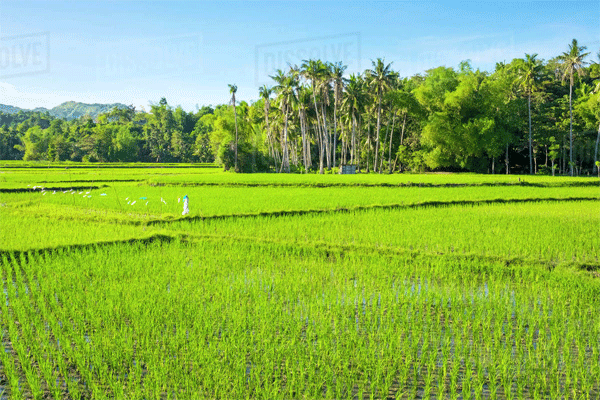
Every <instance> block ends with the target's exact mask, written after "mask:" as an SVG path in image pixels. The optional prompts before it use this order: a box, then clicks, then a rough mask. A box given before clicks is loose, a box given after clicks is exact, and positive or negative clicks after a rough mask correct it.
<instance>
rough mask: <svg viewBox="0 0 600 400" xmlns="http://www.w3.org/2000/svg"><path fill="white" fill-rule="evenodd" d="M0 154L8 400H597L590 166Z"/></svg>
mask: <svg viewBox="0 0 600 400" xmlns="http://www.w3.org/2000/svg"><path fill="white" fill-rule="evenodd" d="M6 165H8V168H6V169H4V168H3V169H2V171H1V172H3V174H0V177H1V178H0V189H2V188H4V189H9V188H17V189H27V188H32V187H33V186H38V185H40V184H41V185H43V186H48V187H50V185H49V184H48V183H42V181H43V182H52V183H53V184H54V183H57V184H58V183H60V184H64V185H65V186H66V187H68V188H69V189H70V188H71V187H73V186H77V185H79V188H77V191H76V192H75V194H71V193H73V191H72V190H68V191H67V190H64V191H65V192H66V193H62V191H57V193H54V190H52V191H49V190H44V191H43V192H44V193H45V194H43V193H42V191H41V190H37V188H36V191H23V192H7V191H4V192H1V191H0V228H1V229H0V268H1V270H0V272H1V275H2V280H3V286H4V294H5V301H3V302H0V306H1V307H2V309H1V314H0V316H1V322H0V324H1V332H2V338H3V344H4V347H5V351H4V352H0V362H1V366H2V367H1V369H0V386H2V387H1V388H0V390H4V393H5V395H6V396H8V397H9V398H11V399H12V398H14V399H25V398H26V399H29V398H33V399H45V398H54V399H62V398H73V399H103V398H148V399H149V398H158V399H171V398H269V399H289V398H311V399H313V398H325V399H331V398H336V399H343V398H349V399H350V398H351V399H356V398H364V399H370V398H378V399H414V398H422V399H424V398H448V399H459V398H460V399H479V398H486V399H513V398H573V399H580V398H582V399H586V398H588V399H595V398H598V397H599V396H600V368H599V365H600V363H599V362H598V360H599V359H600V344H599V343H600V341H599V338H600V325H598V323H597V317H596V314H597V310H598V309H599V308H600V303H599V302H600V300H599V299H600V296H599V295H600V280H599V279H598V278H599V277H600V274H599V271H600V262H599V261H598V249H597V247H598V246H597V245H596V244H597V240H598V232H599V227H600V214H599V213H598V211H597V210H598V201H599V198H600V190H599V187H598V186H597V185H596V184H597V180H596V181H594V180H591V179H587V178H575V179H572V178H558V177H557V178H551V177H529V176H528V177H520V178H521V179H522V181H523V180H525V179H527V181H526V182H528V184H523V183H519V182H518V179H519V177H514V176H508V177H506V176H489V175H485V176H484V175H470V174H468V175H461V174H452V175H391V176H388V175H385V176H382V175H356V176H337V175H325V176H318V175H275V174H272V175H269V174H263V175H235V174H230V173H221V172H218V171H217V170H216V169H214V168H213V169H211V168H197V169H196V168H195V166H183V167H184V168H176V167H177V166H166V168H162V169H161V168H151V169H148V168H144V167H143V166H140V165H127V164H124V165H119V166H118V167H119V168H110V166H109V165H103V166H96V168H78V167H79V166H78V165H69V170H64V168H63V170H60V168H54V169H53V168H49V169H47V170H44V171H42V170H43V168H35V166H36V165H35V164H34V165H31V167H34V168H23V167H24V165H23V164H19V163H8V164H6ZM38 166H39V165H38ZM86 167H87V166H86ZM204 170H205V171H204ZM65 171H70V173H71V174H72V176H71V177H67V176H66V175H65ZM201 171H204V172H201ZM9 172H10V174H9ZM11 174H12V175H11ZM73 175H78V178H80V179H77V180H78V181H85V184H86V185H87V184H89V185H90V186H91V185H92V183H91V182H92V181H95V182H101V184H102V185H106V186H105V187H100V188H98V189H92V190H89V188H88V189H87V190H85V189H82V188H81V187H82V186H84V183H83V182H80V183H77V182H75V181H76V179H74V178H73ZM7 177H8V179H6V178H7ZM2 178H5V179H4V180H3V179H2ZM515 179H517V182H516V184H514V183H515V182H514V181H515ZM408 182H410V185H409V184H408ZM184 184H185V185H184ZM419 184H420V185H421V186H419ZM27 185H30V186H29V187H28V186H27ZM94 185H97V184H96V183H95V184H94ZM98 186H100V184H98ZM88 191H89V192H90V193H86V192H88ZM79 192H81V194H80V193H79ZM102 193H105V194H106V195H105V196H101V194H102ZM185 194H187V195H188V196H189V197H190V199H191V200H190V208H191V210H192V212H191V215H189V216H181V204H180V203H178V202H177V199H178V198H181V197H182V196H183V195H185ZM88 196H91V197H88ZM141 197H146V199H141ZM161 198H162V200H163V201H161V200H160V199H161ZM128 201H129V204H127V202H128ZM133 201H136V203H135V204H133V205H132V202H133ZM146 201H147V202H148V205H146V204H145V202H146Z"/></svg>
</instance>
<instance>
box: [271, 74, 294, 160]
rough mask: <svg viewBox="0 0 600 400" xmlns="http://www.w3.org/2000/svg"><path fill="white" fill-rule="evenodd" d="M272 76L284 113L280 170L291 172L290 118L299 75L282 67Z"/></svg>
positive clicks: (280, 106) (280, 107)
mask: <svg viewBox="0 0 600 400" xmlns="http://www.w3.org/2000/svg"><path fill="white" fill-rule="evenodd" d="M271 78H272V79H273V80H274V81H275V82H277V85H276V86H275V87H274V90H275V91H276V92H277V94H278V96H277V100H278V102H279V109H280V110H281V113H282V115H283V138H282V139H283V140H282V147H283V157H282V161H281V167H280V169H279V171H280V172H281V171H285V172H290V152H289V143H288V119H289V112H290V110H292V106H293V103H294V102H295V101H296V94H295V91H294V90H295V88H296V87H297V86H298V77H297V76H296V74H295V73H293V71H290V73H289V74H285V73H284V72H283V71H281V70H280V69H279V70H277V73H276V75H274V76H271Z"/></svg>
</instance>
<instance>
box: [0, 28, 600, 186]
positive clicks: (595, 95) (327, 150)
mask: <svg viewBox="0 0 600 400" xmlns="http://www.w3.org/2000/svg"><path fill="white" fill-rule="evenodd" d="M585 50H586V48H585V46H581V45H579V44H578V43H577V41H576V40H573V42H572V43H571V44H570V45H569V47H568V51H566V52H563V53H562V54H560V55H559V56H557V57H555V58H553V59H550V60H547V61H546V60H541V59H538V58H537V55H536V54H533V55H532V54H525V57H524V58H522V59H514V60H512V61H511V62H510V63H498V64H497V65H496V68H495V70H494V71H480V70H473V68H472V67H471V65H470V63H469V61H464V62H462V63H461V64H460V65H459V66H458V68H452V67H446V66H443V67H438V68H434V69H431V70H428V71H426V73H425V74H424V75H415V76H412V77H401V76H400V75H399V73H398V72H397V71H394V70H393V64H392V63H386V62H385V61H384V60H382V59H377V60H375V61H373V65H372V68H371V69H367V70H365V72H364V73H362V74H358V75H351V76H349V77H344V72H345V69H346V67H345V66H343V65H341V64H340V63H324V62H322V61H320V60H305V61H304V62H303V64H302V65H300V66H291V67H290V69H289V70H288V71H277V72H276V73H275V74H274V75H273V81H274V86H273V87H272V88H269V87H266V86H264V87H261V88H260V90H259V97H260V98H259V100H258V101H256V102H253V103H251V104H248V103H247V102H245V101H241V102H240V101H237V100H236V99H235V91H236V90H237V87H236V86H235V85H229V86H230V93H231V94H232V102H231V103H230V104H228V105H219V106H216V107H215V108H214V109H213V108H212V107H203V108H201V109H199V110H198V111H197V112H186V111H184V110H183V109H181V107H177V108H173V107H171V106H169V104H168V103H167V101H166V100H165V99H161V100H160V102H159V103H158V104H155V105H152V106H151V108H150V110H149V111H148V112H146V111H145V110H135V109H134V108H133V107H129V108H114V109H113V110H112V111H110V112H107V113H104V114H102V115H100V116H98V117H97V118H95V119H90V118H86V117H82V118H78V119H74V120H71V121H65V120H63V119H54V118H53V117H50V116H49V115H48V114H43V113H40V112H30V113H26V112H19V113H18V114H5V113H0V159H5V160H7V159H13V160H14V159H23V160H49V161H65V160H73V161H100V162H110V161H121V162H123V161H125V162H127V161H144V162H213V161H216V162H217V163H219V164H220V165H222V166H224V168H225V169H230V168H233V169H234V170H236V171H242V172H257V171H277V172H288V171H308V170H312V171H319V172H321V173H324V172H325V171H336V169H337V168H338V167H340V166H341V165H344V164H354V165H357V166H358V167H359V170H364V171H367V172H369V171H376V172H389V173H391V172H394V171H406V170H410V171H425V170H440V171H473V172H483V173H486V172H487V173H489V172H491V173H495V172H502V173H506V174H509V173H530V174H533V173H543V174H548V175H549V174H552V175H555V174H556V173H558V174H570V175H572V176H573V175H589V174H592V173H595V172H596V171H597V168H596V167H595V162H596V161H598V147H599V140H600V102H599V101H600V90H598V89H599V86H598V79H599V78H600V64H598V63H597V61H600V59H599V60H593V61H589V53H586V52H585ZM234 88H235V90H234ZM224 90H226V88H224Z"/></svg>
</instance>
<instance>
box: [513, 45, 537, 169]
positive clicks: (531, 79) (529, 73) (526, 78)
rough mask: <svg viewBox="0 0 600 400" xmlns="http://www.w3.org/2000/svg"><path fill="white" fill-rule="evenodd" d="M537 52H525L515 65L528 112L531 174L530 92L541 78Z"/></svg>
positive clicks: (531, 167) (534, 89)
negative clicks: (523, 56) (523, 57)
mask: <svg viewBox="0 0 600 400" xmlns="http://www.w3.org/2000/svg"><path fill="white" fill-rule="evenodd" d="M536 57H537V54H533V55H532V54H525V59H522V60H521V62H520V63H519V64H518V67H517V73H518V75H517V82H518V84H519V86H520V87H521V88H522V89H523V90H524V92H525V95H526V96H527V110H528V112H529V173H530V174H533V150H532V148H533V139H532V134H531V94H532V93H533V92H535V91H536V89H537V87H538V85H539V81H540V78H541V74H542V70H543V66H542V63H541V62H540V60H537V59H536Z"/></svg>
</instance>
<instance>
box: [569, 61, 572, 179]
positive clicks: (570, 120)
mask: <svg viewBox="0 0 600 400" xmlns="http://www.w3.org/2000/svg"><path fill="white" fill-rule="evenodd" d="M572 97H573V73H571V84H570V85H569V171H570V172H569V173H570V175H571V176H573V107H572V106H571V98H572Z"/></svg>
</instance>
